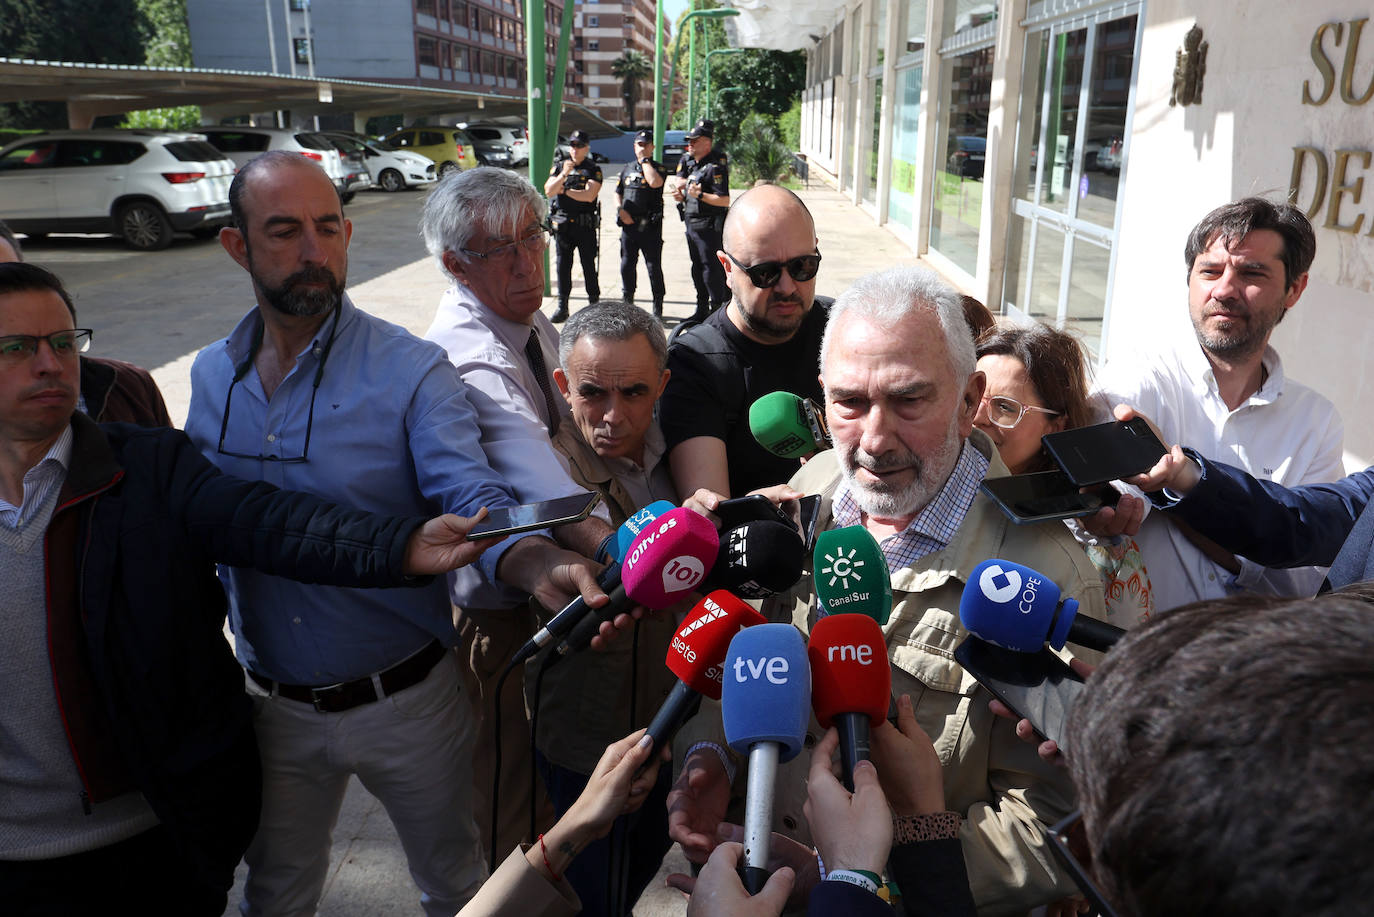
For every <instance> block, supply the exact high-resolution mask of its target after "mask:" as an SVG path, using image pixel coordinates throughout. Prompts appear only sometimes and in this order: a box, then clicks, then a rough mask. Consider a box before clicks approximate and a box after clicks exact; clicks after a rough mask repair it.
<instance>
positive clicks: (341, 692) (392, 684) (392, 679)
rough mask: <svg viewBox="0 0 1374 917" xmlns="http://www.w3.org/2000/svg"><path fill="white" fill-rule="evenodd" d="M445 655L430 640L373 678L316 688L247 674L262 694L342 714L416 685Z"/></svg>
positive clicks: (437, 643)
mask: <svg viewBox="0 0 1374 917" xmlns="http://www.w3.org/2000/svg"><path fill="white" fill-rule="evenodd" d="M446 652H447V650H445V649H444V647H443V644H441V643H440V642H439V641H438V640H434V641H432V642H431V643H430V644H429V645H428V646H426V647H425V648H424V649H422V650H420V651H419V652H418V653H415V654H413V655H411V656H408V657H407V658H405V659H402V660H401V661H400V662H398V663H396V664H395V665H393V666H392V667H391V668H389V669H386V670H385V671H383V672H378V673H377V674H376V675H375V676H372V675H369V676H368V677H367V678H359V679H356V680H354V681H344V682H339V683H338V684H334V685H324V686H322V687H318V688H315V687H310V686H308V685H286V684H282V683H281V682H277V681H273V680H272V679H270V678H266V677H264V676H262V675H259V674H258V673H257V672H249V673H248V677H249V678H251V679H253V680H254V681H255V682H257V683H258V686H259V687H260V688H262V689H263V690H264V691H267V692H269V693H271V692H273V691H275V692H276V693H277V694H278V695H279V696H281V697H284V698H286V699H287V700H294V701H299V702H300V703H302V704H312V705H313V706H314V707H315V709H316V710H318V711H319V712H320V713H342V712H343V711H344V710H351V709H353V708H354V707H361V706H362V705H363V704H370V703H372V702H373V701H375V700H378V699H380V698H382V697H386V696H387V695H389V694H395V693H396V692H397V691H404V690H405V689H406V688H410V687H414V686H415V685H418V684H419V683H420V682H422V681H424V680H425V677H426V676H427V675H429V673H430V671H431V670H432V669H433V668H434V666H435V664H437V663H438V662H439V660H440V659H443V658H444V654H445V653H446ZM374 678H375V679H376V680H377V681H378V682H380V684H381V686H382V693H381V694H380V695H378V694H377V690H376V687H375V686H374V685H373V679H374Z"/></svg>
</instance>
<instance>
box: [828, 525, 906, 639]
mask: <svg viewBox="0 0 1374 917" xmlns="http://www.w3.org/2000/svg"><path fill="white" fill-rule="evenodd" d="M811 579H812V580H813V582H814V583H815V586H816V607H817V612H816V613H817V614H818V615H819V616H821V617H824V616H825V615H831V614H846V613H854V614H861V615H868V617H870V618H872V619H873V620H875V621H877V622H878V624H880V625H883V624H886V623H887V619H888V617H889V616H890V615H891V614H892V574H890V573H889V572H888V569H887V558H886V557H885V556H883V549H882V548H881V547H879V545H878V542H877V540H876V539H875V538H874V537H873V536H872V535H870V534H869V533H868V529H866V528H864V527H863V526H862V525H847V526H845V527H844V528H839V529H830V530H828V531H825V532H821V534H820V536H819V537H818V538H817V539H816V549H815V551H813V552H812V555H811Z"/></svg>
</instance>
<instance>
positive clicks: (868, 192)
mask: <svg viewBox="0 0 1374 917" xmlns="http://www.w3.org/2000/svg"><path fill="white" fill-rule="evenodd" d="M869 84H870V86H872V91H871V93H870V96H871V98H872V99H873V130H872V132H871V133H870V135H869V138H868V141H869V146H868V165H867V174H866V175H865V181H864V195H863V199H864V202H865V203H868V204H873V205H875V206H876V204H877V201H878V141H879V139H880V137H881V134H882V124H883V81H882V80H881V79H877V80H870V81H869Z"/></svg>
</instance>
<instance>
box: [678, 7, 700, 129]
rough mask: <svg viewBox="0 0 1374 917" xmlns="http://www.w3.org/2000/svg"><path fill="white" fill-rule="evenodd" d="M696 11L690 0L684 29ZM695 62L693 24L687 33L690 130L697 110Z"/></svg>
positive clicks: (684, 20)
mask: <svg viewBox="0 0 1374 917" xmlns="http://www.w3.org/2000/svg"><path fill="white" fill-rule="evenodd" d="M696 9H697V4H696V0H692V2H691V3H689V4H688V5H687V15H686V16H685V17H684V18H683V20H682V25H683V27H684V28H686V26H687V21H688V20H689V19H691V18H692V15H693V14H694V13H695V12H696ZM696 60H697V30H696V24H695V23H693V24H692V28H691V29H689V30H688V32H687V127H688V128H690V127H691V126H692V125H693V124H696V122H695V121H693V120H692V116H693V115H694V114H696V110H697V81H696V79H695V76H696V73H695V69H694V68H695V65H696Z"/></svg>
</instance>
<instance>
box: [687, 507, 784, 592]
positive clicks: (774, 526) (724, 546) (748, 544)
mask: <svg viewBox="0 0 1374 917" xmlns="http://www.w3.org/2000/svg"><path fill="white" fill-rule="evenodd" d="M805 562H806V545H805V543H803V542H802V537H801V533H799V532H798V531H797V530H796V528H795V527H793V526H791V525H786V524H784V523H782V522H774V521H772V520H769V519H756V520H753V521H750V522H745V523H742V524H740V525H737V526H735V527H734V528H733V529H730V530H729V531H728V532H725V533H723V534H722V535H721V539H720V552H719V553H718V554H717V555H716V564H715V566H714V567H712V568H711V575H710V576H708V577H707V578H706V585H707V586H708V587H709V588H712V589H729V590H730V591H731V592H733V593H735V595H737V596H740V597H741V598H746V599H766V598H769V597H770V596H774V595H777V594H778V593H779V592H786V591H787V590H788V589H791V588H792V587H793V586H794V585H796V583H797V580H799V579H801V574H802V565H803V564H804V563H805Z"/></svg>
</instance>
